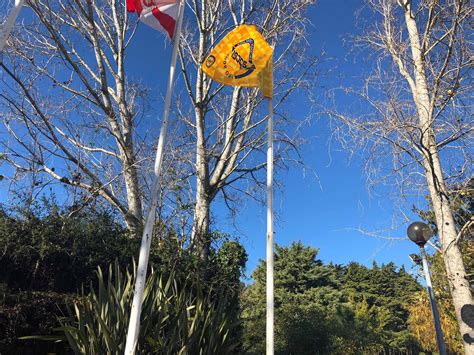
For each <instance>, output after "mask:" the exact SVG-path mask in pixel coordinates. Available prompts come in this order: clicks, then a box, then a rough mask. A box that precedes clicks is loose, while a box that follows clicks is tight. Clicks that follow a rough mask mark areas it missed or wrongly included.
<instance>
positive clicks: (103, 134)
mask: <svg viewBox="0 0 474 355" xmlns="http://www.w3.org/2000/svg"><path fill="white" fill-rule="evenodd" d="M27 3H28V6H29V7H30V9H31V10H32V12H33V14H32V16H31V17H28V20H27V21H25V23H24V25H22V26H21V27H20V29H19V30H18V31H16V32H15V35H14V36H12V37H11V39H10V41H9V46H8V51H7V54H8V55H7V56H6V58H5V59H6V60H5V61H4V62H3V63H2V64H1V69H2V71H3V72H4V73H5V74H6V75H4V76H2V78H3V83H2V87H3V88H4V89H2V92H1V94H0V99H1V104H2V111H3V112H2V123H3V126H4V128H5V133H7V134H8V135H7V136H6V137H8V138H7V139H2V150H3V152H2V153H3V154H2V161H3V162H8V163H9V164H10V166H11V167H13V168H14V169H15V174H14V175H13V178H12V180H15V178H16V179H17V180H18V179H19V180H21V177H22V176H24V175H25V173H30V176H32V177H33V178H34V183H33V184H34V185H41V186H44V185H45V184H46V183H51V182H52V181H56V182H58V183H62V184H64V185H66V186H69V187H72V188H73V189H79V191H82V193H81V194H80V195H81V196H82V199H83V201H82V202H84V201H89V200H91V199H93V198H95V197H97V196H100V197H101V198H103V199H104V200H105V201H107V202H108V203H109V204H110V205H112V206H113V207H114V208H116V209H117V210H118V211H119V212H120V213H121V214H122V216H123V218H124V220H125V221H126V223H127V225H128V227H129V228H130V230H132V232H134V233H137V234H139V231H140V229H141V225H142V206H143V201H142V193H141V186H140V176H139V173H138V171H139V168H141V167H142V166H143V164H142V159H143V158H144V157H143V155H141V152H142V151H143V150H142V149H143V148H144V147H143V146H142V144H141V142H140V137H139V136H138V132H137V130H136V127H137V121H138V119H139V112H138V110H137V107H136V102H137V101H138V100H140V99H142V98H144V94H145V92H144V91H143V90H144V89H143V88H141V87H139V86H136V85H133V84H132V83H131V82H130V81H128V80H127V77H126V74H125V51H126V48H127V46H128V43H129V40H130V38H131V34H132V32H131V31H128V30H129V25H128V19H127V14H126V12H125V9H124V3H123V1H118V0H99V1H93V0H89V1H79V0H72V1H70V0H60V1H49V0H44V1H43V0H41V1H28V2H27ZM75 202H76V201H75Z"/></svg>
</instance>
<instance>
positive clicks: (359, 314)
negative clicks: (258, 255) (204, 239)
mask: <svg viewBox="0 0 474 355" xmlns="http://www.w3.org/2000/svg"><path fill="white" fill-rule="evenodd" d="M317 253H318V250H317V249H315V248H312V247H307V246H303V245H302V244H301V242H298V243H292V244H291V246H290V247H279V246H277V247H276V254H275V278H276V279H275V308H276V309H275V323H276V324H275V333H276V335H275V338H276V343H275V351H276V353H278V354H372V353H373V354H378V353H382V352H384V351H385V353H389V352H391V353H397V352H403V353H405V352H407V351H417V350H418V348H419V347H418V345H417V344H416V342H415V341H414V339H413V337H412V336H411V334H410V333H409V332H408V330H407V319H408V311H407V304H408V301H409V298H410V296H411V295H412V294H413V293H414V292H416V291H419V290H420V286H419V285H418V283H417V282H416V281H415V280H414V279H413V278H412V277H411V276H410V275H409V274H407V273H406V271H405V269H404V268H401V269H397V268H396V267H395V265H394V264H392V263H389V264H387V265H382V266H378V265H376V264H374V265H373V267H372V269H370V268H367V267H365V266H363V265H360V264H357V263H350V264H349V265H347V266H340V265H324V264H323V263H322V262H321V261H320V260H318V259H317ZM252 277H253V278H254V279H255V282H254V283H253V284H252V285H250V286H247V287H246V288H245V290H244V291H243V294H242V302H243V305H244V306H243V313H242V317H243V320H244V326H245V331H244V346H245V349H246V350H247V351H248V352H249V353H254V354H260V353H264V350H265V264H264V263H263V261H262V262H261V263H260V265H259V266H258V267H257V269H256V270H255V272H254V273H253V274H252Z"/></svg>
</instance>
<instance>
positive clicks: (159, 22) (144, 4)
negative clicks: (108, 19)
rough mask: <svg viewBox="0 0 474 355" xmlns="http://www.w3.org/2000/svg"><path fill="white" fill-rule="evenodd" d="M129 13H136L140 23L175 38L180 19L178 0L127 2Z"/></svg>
mask: <svg viewBox="0 0 474 355" xmlns="http://www.w3.org/2000/svg"><path fill="white" fill-rule="evenodd" d="M126 1H127V11H129V12H136V13H137V15H138V17H139V18H140V21H142V22H143V23H145V24H147V25H148V26H150V27H152V28H154V29H155V30H159V31H163V32H166V33H168V36H169V37H170V38H173V35H174V29H175V27H176V20H177V18H178V8H179V6H178V0H126Z"/></svg>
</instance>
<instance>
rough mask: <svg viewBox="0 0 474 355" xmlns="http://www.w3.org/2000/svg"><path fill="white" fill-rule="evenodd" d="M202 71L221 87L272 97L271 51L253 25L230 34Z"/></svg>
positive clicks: (222, 41) (209, 56)
mask: <svg viewBox="0 0 474 355" xmlns="http://www.w3.org/2000/svg"><path fill="white" fill-rule="evenodd" d="M201 68H202V70H203V71H204V73H206V74H207V75H208V76H209V77H211V78H212V80H215V81H218V82H220V83H222V84H225V85H233V86H251V87H259V88H260V90H262V93H263V96H265V97H272V96H273V48H272V47H270V45H269V44H268V43H267V41H265V38H263V36H262V35H261V34H260V33H259V32H258V31H257V28H256V27H255V26H254V25H241V26H238V27H236V28H235V29H234V30H232V31H231V32H229V33H228V34H227V35H226V36H225V37H224V38H223V39H222V40H221V41H220V42H219V43H218V44H217V46H216V47H215V48H214V49H213V50H212V51H211V53H209V55H208V56H207V58H206V60H205V61H204V63H203V64H202V66H201Z"/></svg>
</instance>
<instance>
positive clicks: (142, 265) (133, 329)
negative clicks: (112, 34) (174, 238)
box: [125, 0, 184, 355]
mask: <svg viewBox="0 0 474 355" xmlns="http://www.w3.org/2000/svg"><path fill="white" fill-rule="evenodd" d="M178 11H179V15H178V22H177V24H176V33H175V36H174V41H173V51H172V54H171V65H170V72H169V79H168V88H167V91H166V97H165V106H164V112H163V121H162V123H161V129H160V136H159V139H158V146H157V149H156V159H155V167H154V176H153V184H152V188H151V201H150V205H149V207H148V211H147V215H146V222H145V228H144V230H143V235H142V242H141V246H140V254H139V258H138V268H137V273H136V282H135V290H134V295H133V303H132V310H131V313H130V323H129V325H128V333H127V341H126V345H125V354H126V355H133V354H135V351H136V348H137V343H138V334H139V331H140V315H141V310H142V303H143V293H144V290H145V283H146V274H147V268H148V259H149V256H150V246H151V239H152V237H153V227H154V225H155V219H156V207H157V203H158V192H159V187H160V182H161V167H162V163H163V151H164V146H165V142H166V134H167V130H168V117H169V111H170V105H171V96H172V92H173V87H174V77H175V71H176V61H177V58H178V47H179V39H180V37H181V28H182V23H183V14H184V0H181V1H180V5H179V10H178Z"/></svg>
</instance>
